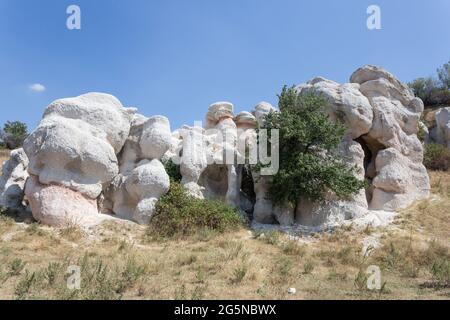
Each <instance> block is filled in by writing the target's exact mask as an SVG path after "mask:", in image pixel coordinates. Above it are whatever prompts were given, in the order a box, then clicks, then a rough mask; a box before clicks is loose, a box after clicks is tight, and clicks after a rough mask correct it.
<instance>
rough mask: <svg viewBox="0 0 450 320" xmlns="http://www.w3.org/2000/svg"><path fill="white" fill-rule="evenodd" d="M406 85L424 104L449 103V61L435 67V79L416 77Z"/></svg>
mask: <svg viewBox="0 0 450 320" xmlns="http://www.w3.org/2000/svg"><path fill="white" fill-rule="evenodd" d="M408 85H409V87H410V88H411V89H412V90H413V92H414V94H415V95H416V96H417V97H419V98H420V99H422V101H423V103H424V104H425V106H439V105H450V61H449V62H448V63H446V64H444V65H443V66H442V67H440V68H439V69H437V79H435V78H434V77H427V78H418V79H415V80H413V81H412V82H410V83H409V84H408Z"/></svg>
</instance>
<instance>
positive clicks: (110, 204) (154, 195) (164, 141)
mask: <svg viewBox="0 0 450 320" xmlns="http://www.w3.org/2000/svg"><path fill="white" fill-rule="evenodd" d="M171 142H172V135H171V132H170V124H169V120H168V119H167V118H165V117H162V116H154V117H151V118H146V117H144V116H142V115H135V117H134V119H133V120H132V125H131V129H130V135H129V136H128V138H127V140H126V141H125V145H124V147H123V150H122V152H121V153H120V154H119V164H120V172H119V174H118V175H117V176H116V177H115V178H114V180H113V182H112V183H111V184H110V185H109V186H107V187H106V188H105V189H104V193H103V195H102V198H101V205H100V209H101V211H102V212H103V213H110V214H114V215H115V216H117V217H119V218H121V219H127V220H132V221H135V222H138V223H141V224H146V223H148V222H149V220H150V218H151V217H152V215H153V213H154V210H155V204H156V202H157V200H158V199H159V198H160V197H161V196H163V195H164V194H165V193H167V192H168V191H169V187H170V179H169V176H168V175H167V173H166V171H165V169H164V166H163V164H162V163H161V162H160V160H161V158H162V157H163V155H164V154H165V153H166V152H167V151H168V150H169V147H170V146H171Z"/></svg>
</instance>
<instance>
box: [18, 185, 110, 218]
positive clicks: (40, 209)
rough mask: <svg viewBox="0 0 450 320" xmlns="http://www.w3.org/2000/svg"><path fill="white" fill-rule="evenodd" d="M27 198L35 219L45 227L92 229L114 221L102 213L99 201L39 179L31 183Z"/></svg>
mask: <svg viewBox="0 0 450 320" xmlns="http://www.w3.org/2000/svg"><path fill="white" fill-rule="evenodd" d="M25 194H26V196H27V198H28V200H29V201H30V207H31V211H32V213H33V217H34V218H35V219H36V220H38V221H39V222H41V223H43V224H47V225H50V226H57V227H65V226H71V225H78V226H80V227H91V226H96V225H98V224H100V223H102V222H103V221H105V220H108V219H110V217H108V216H107V215H104V214H100V213H99V212H98V209H97V201H96V200H94V199H90V198H88V197H86V196H83V195H82V194H80V193H79V192H76V191H73V190H71V189H68V188H65V187H62V186H57V185H44V184H41V183H39V181H38V178H37V177H35V176H30V178H29V179H28V180H27V183H26V187H25Z"/></svg>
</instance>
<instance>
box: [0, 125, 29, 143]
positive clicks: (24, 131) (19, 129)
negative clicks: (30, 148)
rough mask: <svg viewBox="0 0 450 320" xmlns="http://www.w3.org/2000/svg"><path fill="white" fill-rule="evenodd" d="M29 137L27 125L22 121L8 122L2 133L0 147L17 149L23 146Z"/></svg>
mask: <svg viewBox="0 0 450 320" xmlns="http://www.w3.org/2000/svg"><path fill="white" fill-rule="evenodd" d="M27 137H28V128H27V125H26V124H25V123H23V122H20V121H14V122H10V121H7V122H6V123H5V125H4V127H3V131H1V133H0V147H3V148H4V147H7V148H9V149H16V148H19V147H21V146H22V144H23V142H24V141H25V139H26V138H27Z"/></svg>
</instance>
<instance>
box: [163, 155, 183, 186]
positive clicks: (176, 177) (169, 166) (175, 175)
mask: <svg viewBox="0 0 450 320" xmlns="http://www.w3.org/2000/svg"><path fill="white" fill-rule="evenodd" d="M163 165H164V168H165V169H166V172H167V174H168V175H169V178H170V181H172V182H181V179H182V176H181V172H180V166H179V165H177V164H175V163H173V161H172V160H164V161H163Z"/></svg>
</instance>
